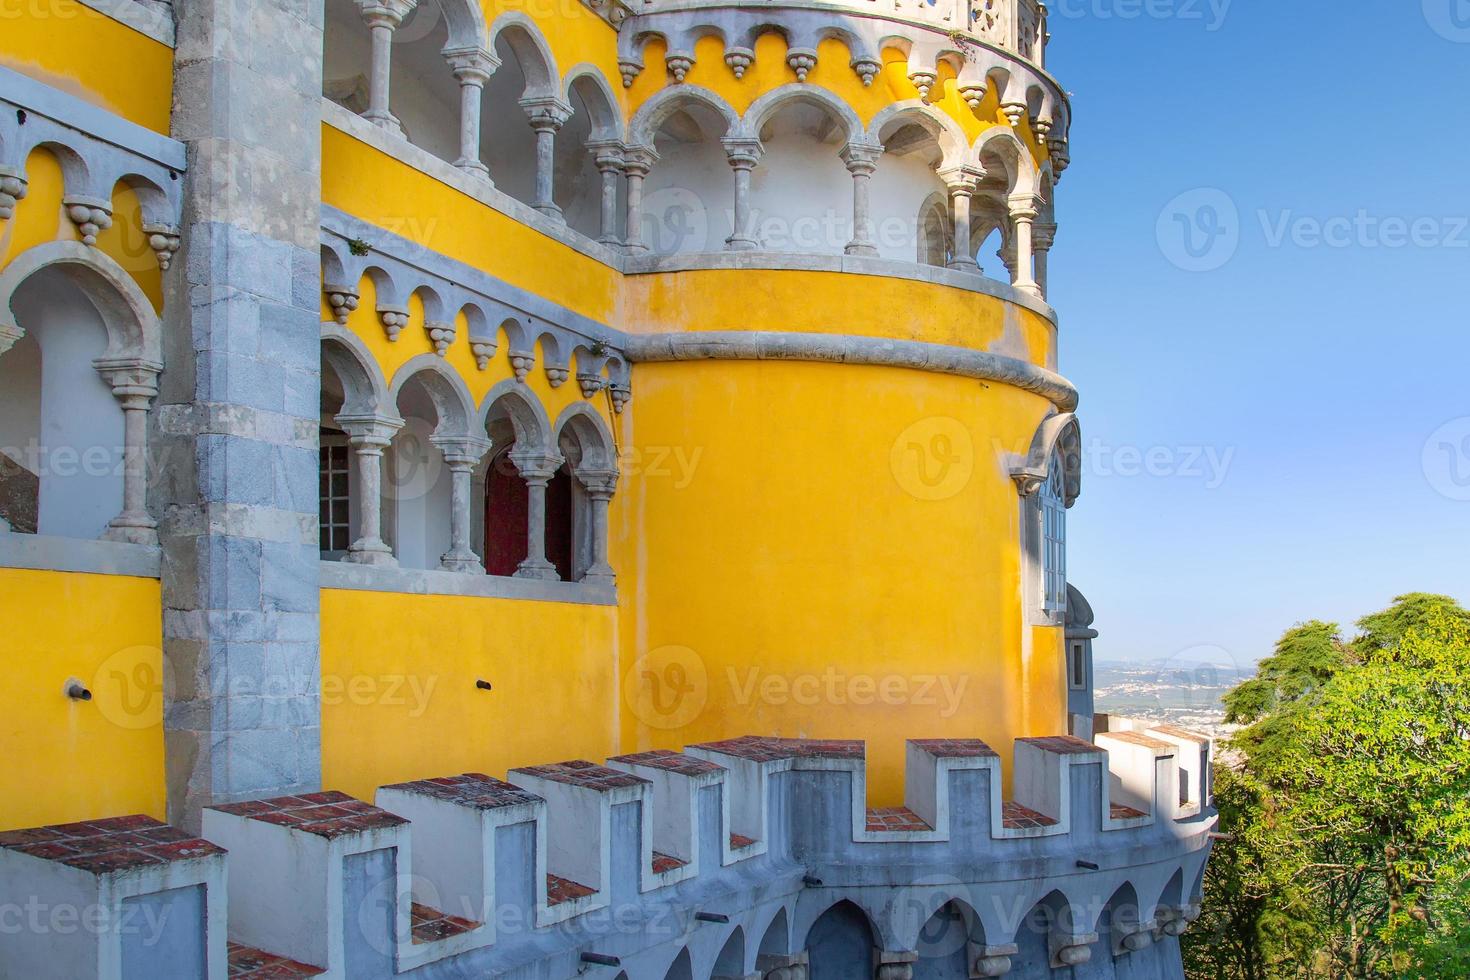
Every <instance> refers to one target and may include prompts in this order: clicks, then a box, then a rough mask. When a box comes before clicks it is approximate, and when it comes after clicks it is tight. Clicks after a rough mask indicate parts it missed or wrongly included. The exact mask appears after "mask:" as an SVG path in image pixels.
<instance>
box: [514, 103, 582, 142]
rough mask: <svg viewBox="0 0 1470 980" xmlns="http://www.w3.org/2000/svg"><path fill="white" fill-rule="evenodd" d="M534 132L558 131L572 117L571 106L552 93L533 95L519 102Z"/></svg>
mask: <svg viewBox="0 0 1470 980" xmlns="http://www.w3.org/2000/svg"><path fill="white" fill-rule="evenodd" d="M519 105H520V107H521V110H522V111H524V112H525V114H526V118H527V119H528V120H530V122H531V128H532V129H534V130H536V132H538V133H541V132H552V133H555V132H557V131H559V130H560V129H561V128H562V126H564V125H566V122H567V120H568V119H570V118H572V107H571V106H570V105H568V104H567V103H566V102H564V101H562V100H561V99H559V98H557V97H556V96H554V95H533V96H531V97H529V98H525V99H521V100H520V103H519Z"/></svg>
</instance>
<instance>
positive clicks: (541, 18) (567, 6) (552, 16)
mask: <svg viewBox="0 0 1470 980" xmlns="http://www.w3.org/2000/svg"><path fill="white" fill-rule="evenodd" d="M481 8H482V9H483V10H484V12H485V24H486V25H487V26H493V25H494V23H495V20H496V18H497V17H499V16H500V15H501V14H503V13H505V12H507V11H517V12H519V13H523V14H525V15H526V16H527V17H529V18H530V19H531V20H532V21H533V22H535V24H536V26H537V27H538V28H539V29H540V31H541V35H542V37H544V38H545V39H546V46H547V47H549V48H550V49H551V56H552V57H553V58H555V59H556V67H557V69H558V70H559V71H560V72H561V73H562V77H566V76H567V75H568V74H570V73H571V71H572V70H573V69H574V68H576V67H577V66H578V65H582V64H591V65H596V66H597V68H598V69H600V70H601V71H602V74H603V76H604V77H605V78H606V79H607V81H608V84H609V85H610V86H611V87H612V90H613V92H614V94H615V96H616V97H617V99H618V101H619V104H621V105H625V104H626V99H625V98H624V96H623V94H622V93H623V82H622V75H621V74H620V73H619V71H618V33H617V31H615V30H614V29H613V28H612V27H611V26H610V25H609V24H608V23H607V22H606V21H605V20H603V19H602V18H601V17H599V16H597V15H596V14H595V13H593V12H592V11H591V10H590V9H589V8H588V7H586V6H584V5H583V4H582V3H580V2H578V0H570V2H566V3H558V4H547V3H544V2H537V0H491V2H489V3H482V4H481Z"/></svg>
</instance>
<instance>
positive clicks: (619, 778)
mask: <svg viewBox="0 0 1470 980" xmlns="http://www.w3.org/2000/svg"><path fill="white" fill-rule="evenodd" d="M511 772H513V773H520V774H522V775H525V776H536V777H538V778H540V779H549V780H551V781H552V782H554V783H566V784H567V785H568V786H580V787H581V788H583V789H592V790H596V791H597V792H599V793H605V792H607V791H608V790H613V789H624V788H626V787H629V786H647V785H648V784H649V783H648V780H646V779H644V778H642V777H641V776H634V775H632V774H631V773H626V772H623V771H621V770H619V769H609V768H608V767H607V766H599V765H598V764H597V763H595V762H587V761H586V760H584V759H573V760H572V761H570V762H557V763H552V764H550V765H545V766H526V767H525V768H523V769H512V770H511Z"/></svg>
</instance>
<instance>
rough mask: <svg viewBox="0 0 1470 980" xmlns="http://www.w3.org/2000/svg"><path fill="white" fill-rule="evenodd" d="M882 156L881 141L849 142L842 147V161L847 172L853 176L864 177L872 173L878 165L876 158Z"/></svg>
mask: <svg viewBox="0 0 1470 980" xmlns="http://www.w3.org/2000/svg"><path fill="white" fill-rule="evenodd" d="M882 156H883V145H882V144H881V143H861V142H853V143H849V144H847V145H846V146H844V147H843V148H842V162H843V163H844V164H846V166H847V172H848V173H850V174H852V175H853V176H855V177H858V176H861V177H866V176H869V175H871V174H872V173H873V171H874V170H876V169H877V167H878V159H879V158H880V157H882Z"/></svg>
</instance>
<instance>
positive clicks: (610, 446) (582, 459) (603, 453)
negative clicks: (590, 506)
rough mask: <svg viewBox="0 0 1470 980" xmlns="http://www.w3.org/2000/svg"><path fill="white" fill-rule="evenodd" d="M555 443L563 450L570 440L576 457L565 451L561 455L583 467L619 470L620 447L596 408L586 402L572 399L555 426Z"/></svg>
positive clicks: (553, 443)
mask: <svg viewBox="0 0 1470 980" xmlns="http://www.w3.org/2000/svg"><path fill="white" fill-rule="evenodd" d="M552 435H553V439H552V445H554V446H556V447H558V449H561V447H563V446H565V445H567V443H568V442H570V443H571V444H572V448H574V449H575V451H576V456H575V457H574V456H571V455H569V454H568V453H567V452H566V451H565V450H562V455H564V456H567V459H568V460H569V461H571V462H573V463H575V464H576V465H577V466H578V467H579V468H583V469H599V470H609V471H613V472H616V471H617V469H618V450H617V446H616V445H615V444H614V443H613V437H612V432H611V431H610V430H609V429H608V427H607V423H606V422H605V421H603V418H602V416H601V415H598V414H597V411H596V409H594V408H593V407H592V406H591V405H589V404H587V403H586V402H573V403H572V404H571V405H568V406H567V407H566V408H565V409H564V410H563V411H562V413H561V415H559V416H557V419H556V425H555V426H554V427H553V429H552Z"/></svg>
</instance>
